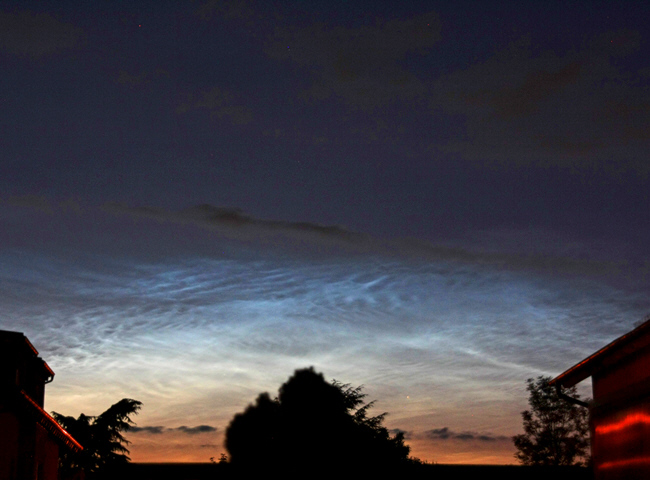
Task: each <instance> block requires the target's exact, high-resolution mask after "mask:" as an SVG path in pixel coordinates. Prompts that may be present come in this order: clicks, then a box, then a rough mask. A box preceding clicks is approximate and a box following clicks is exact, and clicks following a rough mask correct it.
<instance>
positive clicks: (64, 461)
mask: <svg viewBox="0 0 650 480" xmlns="http://www.w3.org/2000/svg"><path fill="white" fill-rule="evenodd" d="M141 407H142V402H139V401H137V400H132V399H130V398H123V399H122V400H120V401H119V402H117V403H116V404H114V405H112V406H111V407H110V408H109V409H108V410H106V411H105V412H104V413H102V414H101V415H99V416H96V417H91V416H88V415H84V414H83V413H82V414H81V415H79V417H78V418H74V417H67V416H65V415H61V414H60V413H57V412H52V416H53V417H54V419H55V420H56V421H57V422H59V425H61V426H62V427H63V428H65V429H66V430H67V431H68V433H70V435H72V436H73V437H74V439H75V440H77V441H78V442H79V443H80V444H81V446H82V447H83V451H81V452H79V453H70V452H67V453H64V454H63V456H62V458H61V473H62V477H63V478H66V477H67V476H71V475H72V474H73V473H74V472H76V471H77V470H83V471H84V472H85V475H86V478H87V479H94V478H102V477H103V476H104V475H107V474H108V473H109V471H110V470H111V469H112V468H114V467H117V466H120V465H123V464H125V463H127V462H128V461H129V460H130V458H129V457H128V453H129V450H128V449H127V448H126V445H128V444H129V441H128V440H127V439H126V438H124V436H123V435H122V433H123V432H126V431H127V430H129V428H130V427H131V424H133V421H132V420H131V416H132V415H135V414H137V413H138V411H139V410H140V408H141Z"/></svg>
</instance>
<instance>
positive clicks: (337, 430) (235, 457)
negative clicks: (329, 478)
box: [226, 368, 409, 473]
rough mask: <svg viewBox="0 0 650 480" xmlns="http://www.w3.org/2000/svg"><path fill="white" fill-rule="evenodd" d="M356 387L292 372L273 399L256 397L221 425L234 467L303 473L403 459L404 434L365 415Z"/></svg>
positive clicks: (375, 465)
mask: <svg viewBox="0 0 650 480" xmlns="http://www.w3.org/2000/svg"><path fill="white" fill-rule="evenodd" d="M361 389H362V388H361V387H356V388H353V387H350V385H349V384H342V383H340V382H337V381H332V382H331V383H328V382H327V381H325V379H324V378H323V375H322V374H320V373H316V372H315V371H314V369H313V368H307V369H303V370H296V372H295V373H294V375H293V376H292V377H291V378H289V380H288V381H287V382H286V383H284V384H283V385H282V386H281V387H280V391H279V395H278V397H277V398H276V399H273V400H272V399H271V398H270V396H269V394H268V393H262V394H261V395H259V396H258V397H257V400H256V401H255V404H253V405H249V406H248V407H247V408H246V410H245V411H244V412H243V413H239V414H237V415H235V417H234V418H233V420H232V421H231V423H230V425H229V426H228V428H227V429H226V449H227V450H228V453H229V454H230V461H231V463H232V464H233V465H236V466H245V467H256V466H257V467H261V466H264V467H265V468H269V467H271V468H275V469H277V470H283V471H285V472H287V471H294V472H303V473H306V472H308V471H311V472H314V471H318V472H323V471H338V472H340V471H341V469H342V468H347V469H356V468H359V469H368V468H390V467H396V466H399V465H405V464H408V463H409V458H408V454H409V447H408V446H407V445H404V436H403V434H402V433H398V434H397V435H395V436H391V435H390V433H389V432H388V430H387V429H386V428H385V427H383V426H382V422H383V419H384V416H385V414H381V415H377V416H374V417H369V416H368V410H369V409H370V408H371V407H372V405H373V403H372V402H371V403H368V404H364V402H363V399H364V398H365V395H364V394H363V393H361Z"/></svg>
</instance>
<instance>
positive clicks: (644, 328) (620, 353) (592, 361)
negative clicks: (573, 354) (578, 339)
mask: <svg viewBox="0 0 650 480" xmlns="http://www.w3.org/2000/svg"><path fill="white" fill-rule="evenodd" d="M648 347H650V318H648V319H647V320H646V321H645V322H643V323H642V324H641V325H639V326H638V327H636V328H635V329H634V330H632V331H630V332H628V333H626V334H625V335H621V336H620V337H618V338H617V339H616V340H614V341H613V342H611V343H609V344H607V345H605V346H604V347H603V348H601V349H600V350H598V351H597V352H596V353H594V354H592V355H590V356H588V357H587V358H585V359H584V360H583V361H581V362H580V363H577V364H576V365H574V366H573V367H571V368H569V369H568V370H567V371H565V372H564V373H562V374H560V375H558V376H557V377H555V378H554V379H553V380H551V381H550V382H549V384H551V385H560V386H562V387H566V388H570V387H572V386H574V385H575V384H577V383H579V382H581V381H583V380H584V379H585V378H587V377H591V376H592V375H593V374H594V373H597V372H598V371H600V370H602V369H604V368H607V367H609V366H611V365H615V364H617V363H618V362H620V361H621V360H622V359H624V358H626V357H628V356H629V355H632V354H633V353H635V352H638V351H640V350H642V349H645V348H648Z"/></svg>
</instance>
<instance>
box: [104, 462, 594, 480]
mask: <svg viewBox="0 0 650 480" xmlns="http://www.w3.org/2000/svg"><path fill="white" fill-rule="evenodd" d="M278 473H279V474H280V475H281V478H282V472H277V471H275V470H271V469H269V470H266V471H260V472H259V474H260V477H258V478H273V476H274V474H278ZM318 473H319V470H318V469H317V468H314V469H312V470H311V471H307V472H305V473H304V476H303V477H302V478H322V477H319V475H318ZM115 478H119V479H120V480H159V479H161V478H164V479H170V480H215V479H224V480H230V479H243V478H255V477H249V476H247V475H246V472H242V471H241V470H239V469H238V468H237V467H235V466H234V465H232V464H226V465H218V464H213V463H167V464H164V463H131V464H128V465H125V466H124V469H123V470H121V471H120V472H118V475H117V476H116V477H115ZM284 478H288V477H287V476H286V475H285V476H284ZM289 478H291V477H289ZM293 478H301V477H300V475H296V476H294V477H293ZM326 478H327V477H326ZM329 478H335V479H337V480H338V479H342V480H343V479H348V478H350V479H352V478H354V479H355V480H359V479H360V478H373V479H383V478H388V479H399V478H404V479H434V480H447V479H449V480H464V479H471V480H488V479H494V480H593V475H592V473H591V470H590V469H588V468H586V467H539V466H537V467H530V466H515V465H410V466H407V467H404V468H403V469H397V470H393V471H377V469H375V468H373V467H372V466H368V468H367V470H362V471H361V472H350V471H341V472H339V473H338V474H336V475H335V476H334V475H333V476H330V477H329Z"/></svg>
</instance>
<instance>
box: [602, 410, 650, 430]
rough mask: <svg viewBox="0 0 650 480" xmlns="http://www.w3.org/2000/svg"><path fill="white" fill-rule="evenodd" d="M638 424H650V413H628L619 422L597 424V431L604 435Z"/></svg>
mask: <svg viewBox="0 0 650 480" xmlns="http://www.w3.org/2000/svg"><path fill="white" fill-rule="evenodd" d="M638 424H646V425H650V415H647V414H645V413H634V414H631V415H627V416H626V417H625V418H624V419H623V420H620V421H618V422H614V423H610V424H608V425H599V426H597V427H596V433H599V434H603V435H604V434H606V433H611V432H617V431H619V430H623V429H624V428H627V427H630V426H632V425H638Z"/></svg>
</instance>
